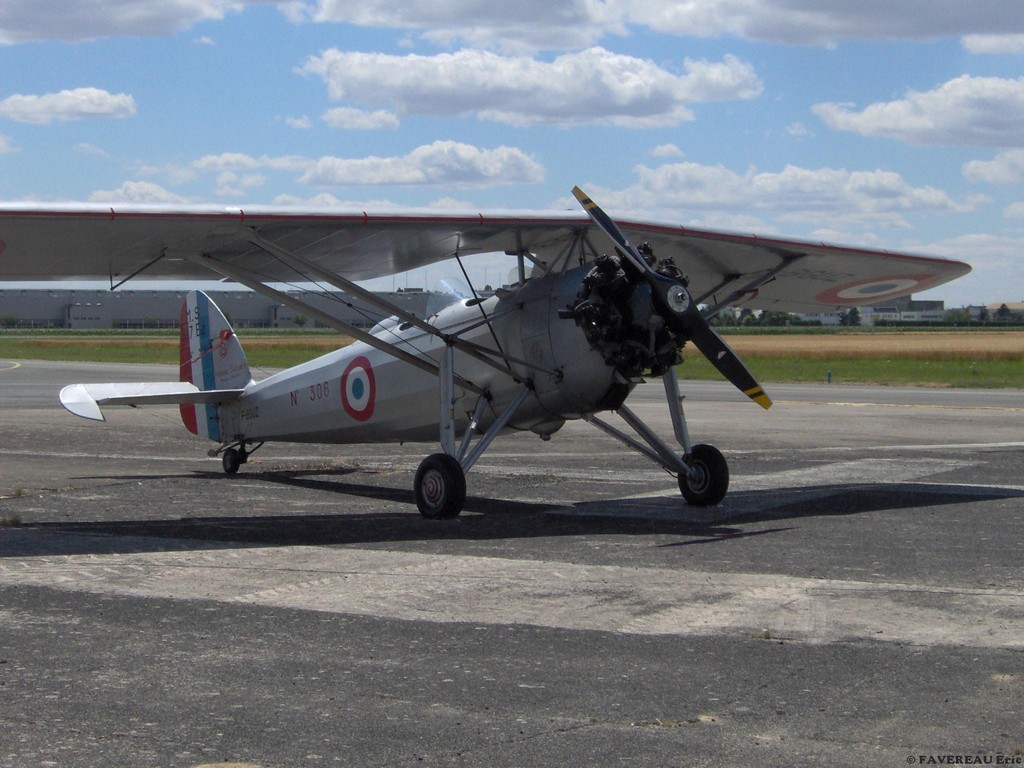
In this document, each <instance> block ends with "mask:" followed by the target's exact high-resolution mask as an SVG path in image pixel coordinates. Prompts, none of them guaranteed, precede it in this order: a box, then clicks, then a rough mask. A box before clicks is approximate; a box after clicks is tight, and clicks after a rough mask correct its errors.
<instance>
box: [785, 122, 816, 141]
mask: <svg viewBox="0 0 1024 768" xmlns="http://www.w3.org/2000/svg"><path fill="white" fill-rule="evenodd" d="M786 135H787V136H792V137H794V138H797V139H803V138H806V137H807V136H813V135H814V134H813V133H811V131H810V129H809V128H808V127H807V126H806V125H804V124H803V123H800V122H796V123H790V124H789V125H788V126H786Z"/></svg>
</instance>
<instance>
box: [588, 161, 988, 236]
mask: <svg viewBox="0 0 1024 768" xmlns="http://www.w3.org/2000/svg"><path fill="white" fill-rule="evenodd" d="M635 170H636V173H637V177H638V181H637V183H636V184H634V185H633V186H631V187H628V188H626V189H624V190H619V191H616V190H608V191H604V190H597V189H595V190H590V188H589V186H588V191H589V192H590V193H591V194H592V195H594V196H595V198H598V197H599V199H600V200H601V204H602V205H603V206H605V207H607V208H608V209H609V210H615V211H616V212H617V213H619V214H628V215H632V216H640V217H646V218H650V217H652V216H654V217H656V218H665V219H669V220H673V219H678V218H679V212H680V211H683V212H686V215H689V214H691V213H693V212H694V211H696V210H704V211H709V212H714V213H715V214H716V215H719V216H720V215H721V214H722V213H732V214H740V215H748V214H750V213H752V212H758V213H760V214H762V215H770V216H777V217H779V219H780V220H786V221H791V222H792V221H800V222H802V223H808V222H821V223H822V224H827V225H829V226H833V225H836V224H839V223H845V224H847V225H858V226H864V225H868V226H881V227H906V226H907V223H906V221H905V219H904V216H905V215H906V214H909V213H940V214H943V213H963V212H967V211H970V210H973V209H974V208H975V207H976V206H977V205H979V204H981V200H980V199H974V198H972V199H968V200H965V201H963V202H957V201H955V200H953V199H952V198H951V197H950V196H949V195H947V194H946V193H945V192H942V191H941V190H938V189H935V188H934V187H914V186H912V185H911V184H909V183H907V181H906V180H905V179H903V178H902V177H901V176H900V175H899V174H897V173H892V172H887V171H881V170H876V171H848V170H846V169H845V168H818V169H809V168H800V167H797V166H792V165H790V166H786V167H785V168H784V169H782V170H781V171H775V172H770V171H759V170H757V169H755V168H749V169H747V170H746V171H745V172H743V173H737V172H735V171H733V170H731V169H729V168H726V167H725V166H722V165H714V166H710V165H700V164H697V163H674V164H668V165H662V166H659V167H657V168H649V167H646V166H639V167H637V168H636V169H635ZM706 225H707V224H706V223H705V226H706Z"/></svg>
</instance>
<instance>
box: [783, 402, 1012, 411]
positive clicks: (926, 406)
mask: <svg viewBox="0 0 1024 768" xmlns="http://www.w3.org/2000/svg"><path fill="white" fill-rule="evenodd" d="M774 402H775V405H818V406H833V407H841V408H907V409H911V410H929V411H1002V412H1009V413H1024V406H1012V405H969V404H967V405H964V404H960V405H941V404H939V403H865V402H853V401H843V400H838V401H828V400H775V401H774Z"/></svg>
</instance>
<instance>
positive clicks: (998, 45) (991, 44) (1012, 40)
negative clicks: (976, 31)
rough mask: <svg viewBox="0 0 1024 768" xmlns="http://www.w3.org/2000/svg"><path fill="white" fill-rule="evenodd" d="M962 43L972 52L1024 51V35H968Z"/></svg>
mask: <svg viewBox="0 0 1024 768" xmlns="http://www.w3.org/2000/svg"><path fill="white" fill-rule="evenodd" d="M961 43H962V44H963V46H964V48H966V49H967V50H968V51H970V52H971V53H997V54H998V53H1011V54H1012V53H1022V52H1024V35H967V37H965V38H964V39H963V40H961Z"/></svg>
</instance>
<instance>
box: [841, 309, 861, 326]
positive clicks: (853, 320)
mask: <svg viewBox="0 0 1024 768" xmlns="http://www.w3.org/2000/svg"><path fill="white" fill-rule="evenodd" d="M839 324H840V325H845V326H847V327H854V326H858V325H860V310H859V309H857V308H856V307H850V308H849V309H848V310H847V311H846V312H844V313H843V316H842V317H841V318H840V319H839Z"/></svg>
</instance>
